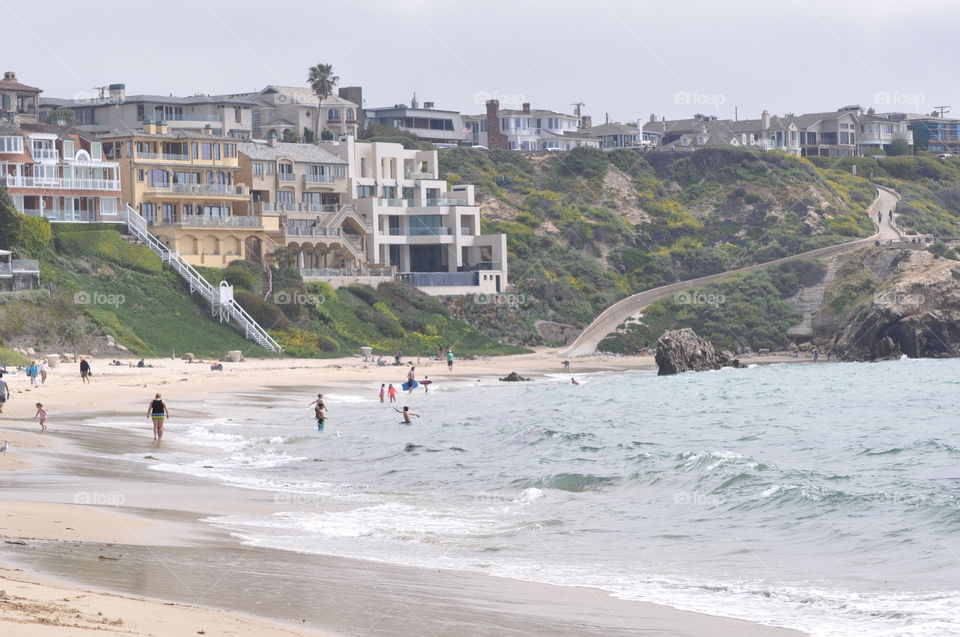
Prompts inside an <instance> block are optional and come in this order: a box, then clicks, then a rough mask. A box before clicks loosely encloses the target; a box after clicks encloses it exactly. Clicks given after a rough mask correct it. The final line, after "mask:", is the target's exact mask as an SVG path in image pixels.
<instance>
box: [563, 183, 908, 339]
mask: <svg viewBox="0 0 960 637" xmlns="http://www.w3.org/2000/svg"><path fill="white" fill-rule="evenodd" d="M899 200H900V195H899V194H897V193H896V192H895V191H893V190H890V189H888V188H883V187H882V186H878V187H877V198H876V199H874V200H873V203H871V204H870V205H869V206H868V207H867V211H866V212H867V214H868V215H870V219H871V220H872V221H873V223H874V224H876V225H877V233H876V234H874V235H873V236H872V237H869V238H867V239H857V240H856V241H851V242H849V243H840V244H837V245H832V246H828V247H826V248H819V249H817V250H811V251H810V252H804V253H802V254H797V255H794V256H791V257H784V258H782V259H776V260H774V261H768V262H766V263H758V264H757V265H751V266H747V267H745V268H738V269H736V270H728V271H726V272H718V273H717V274H711V275H708V276H702V277H699V278H696V279H690V280H687V281H680V282H678V283H671V284H670V285H664V286H661V287H658V288H653V289H652V290H647V291H645V292H640V293H639V294H634V295H633V296H628V297H627V298H625V299H622V300H620V301H617V302H616V303H614V304H613V305H611V306H610V307H608V308H607V309H606V310H604V311H603V312H601V313H600V315H599V316H598V317H597V318H595V319H594V320H593V322H592V323H591V324H590V325H588V326H587V327H586V328H585V329H584V330H583V331H582V332H581V333H580V335H579V336H578V337H577V340H575V341H574V342H573V343H572V344H571V345H570V346H568V347H567V348H566V349H565V350H563V355H564V356H583V355H585V354H591V353H593V352H594V351H596V349H597V346H598V345H599V344H600V341H602V340H603V339H604V338H606V337H607V335H608V334H610V333H611V332H613V331H614V330H616V329H617V327H619V326H620V324H621V323H623V322H624V321H625V320H627V319H628V318H630V317H631V316H635V315H636V314H639V313H640V312H642V311H643V310H644V309H646V308H647V307H648V306H649V305H651V304H652V303H654V302H655V301H658V300H660V299H662V298H664V297H665V296H670V295H671V294H675V293H677V292H680V291H682V290H687V289H689V288H695V287H700V286H703V285H704V284H707V283H713V282H715V281H719V280H721V279H723V278H725V277H727V276H730V275H731V274H739V273H742V272H755V271H757V270H764V269H766V268H769V267H771V266H774V265H779V264H781V263H789V262H791V261H799V260H801V259H814V258H817V259H822V258H826V257H832V256H835V255H838V254H842V253H844V252H848V251H850V250H855V249H856V248H860V247H862V246H865V245H870V244H872V243H874V242H875V241H886V240H888V239H899V238H900V231H899V230H897V228H896V226H895V225H894V224H893V223H892V222H891V221H890V211H891V210H893V209H894V208H896V206H897V202H898V201H899ZM877 213H882V217H883V219H882V221H881V222H880V223H879V224H877Z"/></svg>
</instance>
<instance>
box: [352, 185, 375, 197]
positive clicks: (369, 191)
mask: <svg viewBox="0 0 960 637" xmlns="http://www.w3.org/2000/svg"><path fill="white" fill-rule="evenodd" d="M376 190H377V187H376V186H357V196H358V197H375V196H376V194H377V193H376Z"/></svg>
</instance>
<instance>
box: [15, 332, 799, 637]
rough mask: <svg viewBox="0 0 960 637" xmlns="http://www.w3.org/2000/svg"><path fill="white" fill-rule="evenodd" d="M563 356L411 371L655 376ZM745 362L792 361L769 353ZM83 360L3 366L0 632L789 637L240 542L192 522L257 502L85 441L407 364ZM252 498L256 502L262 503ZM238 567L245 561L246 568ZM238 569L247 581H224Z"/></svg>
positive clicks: (104, 440)
mask: <svg viewBox="0 0 960 637" xmlns="http://www.w3.org/2000/svg"><path fill="white" fill-rule="evenodd" d="M405 360H407V359H405ZM412 360H413V362H415V363H417V360H416V358H413V359H412ZM561 361H562V357H561V356H560V355H559V354H558V353H557V352H556V351H553V350H542V351H538V352H536V353H533V354H525V355H519V356H509V357H499V358H489V359H477V360H457V362H456V364H455V367H454V370H453V371H452V372H450V371H448V370H447V366H446V363H445V362H442V361H430V360H421V361H419V363H418V371H419V376H420V377H423V376H424V375H428V376H430V377H431V379H433V380H434V381H435V382H437V383H457V382H465V381H467V380H469V381H471V382H481V383H492V384H496V383H498V382H499V381H498V380H497V378H498V377H500V376H505V375H506V374H508V373H509V372H512V371H515V372H517V373H519V374H521V375H523V376H529V377H532V378H534V379H537V378H543V377H544V376H545V375H547V374H549V375H564V374H567V375H570V376H576V375H578V374H587V373H595V372H603V371H625V370H647V371H649V372H653V371H654V370H655V365H654V361H653V358H652V357H650V356H646V357H625V358H624V357H621V358H617V357H607V356H600V355H596V356H590V357H584V358H578V359H575V360H574V361H572V363H573V364H572V367H571V370H570V371H569V372H565V371H564V370H563V368H562V366H561ZM744 362H745V363H759V364H763V363H777V362H796V359H794V358H792V357H788V356H772V355H768V356H758V357H753V358H748V359H745V360H744ZM91 363H92V367H93V378H92V382H91V383H90V384H88V385H83V384H82V383H81V381H80V378H79V373H78V372H77V370H76V365H75V364H68V365H66V366H61V367H59V368H57V369H54V370H52V371H51V373H50V376H49V378H48V380H47V383H46V385H44V386H42V387H33V388H32V387H30V386H29V382H28V380H27V378H26V377H25V375H23V374H22V373H21V374H8V375H7V376H6V377H5V379H6V380H7V381H8V383H9V385H10V387H11V391H12V397H11V400H10V401H8V402H7V404H6V406H5V408H4V413H3V416H2V419H0V440H9V442H10V450H9V452H8V453H6V454H3V455H0V470H6V471H0V484H2V485H3V486H4V487H5V489H4V493H5V494H6V495H5V499H6V500H7V501H5V502H3V503H0V540H2V541H3V542H4V544H2V545H0V546H3V547H4V548H6V549H7V550H6V552H5V557H4V558H2V564H3V568H0V631H2V632H3V634H9V635H17V636H20V635H23V636H25V637H32V636H34V635H85V634H88V633H89V634H92V633H93V632H94V631H97V632H101V633H102V632H103V631H108V632H115V633H119V634H126V635H144V636H145V635H186V634H190V635H192V634H205V635H267V636H272V635H278V636H279V635H331V636H333V635H339V634H344V635H354V634H356V635H360V634H363V635H397V636H402V635H420V634H423V635H533V634H544V635H546V634H564V635H597V636H600V635H634V634H639V633H641V632H642V633H643V634H655V635H664V636H667V635H669V636H674V637H679V636H684V635H689V636H690V637H694V636H704V635H718V636H719V635H733V634H736V635H746V636H753V635H756V636H770V637H778V636H781V635H783V636H786V635H799V634H800V633H797V632H794V631H789V630H783V629H778V628H770V627H766V626H761V625H759V624H752V623H749V622H742V621H738V620H732V619H724V618H717V617H711V616H707V615H698V614H695V613H688V612H682V611H677V610H674V609H671V608H668V607H665V606H658V605H654V604H646V603H639V602H629V601H621V600H617V599H614V598H613V597H611V596H610V595H609V594H607V593H605V592H603V591H598V590H592V589H584V588H576V587H556V586H549V585H544V584H535V583H529V582H520V581H514V580H505V579H502V578H497V577H492V576H488V575H483V574H478V573H462V572H454V571H441V570H437V571H434V570H426V569H417V568H410V567H401V566H393V565H388V564H380V563H370V562H363V561H360V560H350V559H344V558H334V557H325V556H316V555H313V556H302V555H297V554H295V553H290V552H283V551H274V550H268V549H255V550H252V549H250V548H248V547H240V546H239V543H238V542H236V541H235V540H233V539H232V538H231V537H230V536H229V535H228V534H227V533H224V532H214V531H212V530H211V529H210V528H209V527H208V526H206V525H204V524H203V523H201V522H199V521H198V520H199V519H201V518H203V517H205V516H206V515H209V514H211V513H223V512H234V511H236V510H238V509H248V508H250V507H257V506H261V505H259V504H257V503H256V501H255V500H251V499H250V498H249V497H248V498H247V499H246V500H245V501H241V500H240V499H239V498H238V499H237V500H236V501H234V500H233V499H232V497H231V490H230V489H229V488H226V487H223V488H218V487H215V486H210V485H207V484H197V483H196V482H194V481H191V480H189V479H187V478H180V477H170V476H167V475H163V476H151V477H149V478H145V477H143V476H134V475H130V476H125V475H122V474H120V473H117V472H113V471H112V468H111V466H110V464H109V463H106V462H102V461H100V462H97V461H96V460H95V459H94V457H93V456H92V455H91V456H89V457H88V456H86V455H84V453H83V450H84V449H86V450H87V451H89V449H91V448H94V447H97V448H109V447H110V446H111V445H119V444H123V441H124V440H127V438H126V434H124V435H119V434H118V435H117V436H113V437H111V436H110V435H107V434H104V433H103V432H99V433H91V429H92V428H85V427H83V424H82V423H83V422H84V421H85V420H88V419H92V418H98V417H120V416H123V417H126V418H139V419H142V422H143V431H137V432H135V435H138V436H139V435H143V434H145V435H146V436H149V422H148V421H147V419H146V417H145V415H146V409H147V404H148V401H149V400H150V399H151V398H152V397H153V395H154V394H155V393H161V394H162V395H163V397H164V399H165V400H166V401H167V402H168V403H169V405H170V410H171V416H172V418H171V420H172V421H173V422H176V419H177V418H178V417H185V418H186V417H195V416H201V415H203V414H202V413H200V412H202V411H204V401H205V400H207V399H209V400H210V401H211V403H212V402H215V401H216V400H223V399H224V397H225V396H230V395H244V396H250V395H263V396H269V395H270V394H271V393H272V392H275V391H278V390H279V389H283V390H285V391H291V390H297V391H302V392H303V393H304V395H306V396H309V395H312V394H313V393H314V392H331V393H332V392H346V391H354V392H356V391H361V392H366V391H375V390H371V389H369V388H370V387H376V386H378V385H379V383H380V382H384V380H389V379H395V378H396V377H398V376H399V377H402V373H403V369H402V368H396V367H390V368H383V367H377V366H376V365H375V364H373V363H364V362H362V361H359V360H358V359H355V358H354V359H331V360H299V359H259V360H250V361H247V362H243V363H224V370H223V371H212V370H211V369H210V367H209V365H207V364H204V363H192V364H191V363H186V362H184V361H180V360H171V359H154V360H147V361H146V364H147V365H148V367H146V368H136V367H126V366H123V367H117V366H109V365H107V363H108V361H105V360H99V359H95V360H92V361H91ZM36 402H42V403H43V404H44V406H45V408H46V410H47V411H48V413H49V414H50V415H49V420H48V427H49V431H48V432H47V433H44V434H41V433H40V431H39V429H40V428H39V426H38V424H37V423H36V421H35V420H33V419H32V417H33V415H34V412H35V407H34V404H35V403H36ZM187 403H189V404H190V405H191V407H190V408H189V410H184V409H181V410H179V411H178V407H177V406H178V405H179V404H187ZM107 481H110V482H109V484H112V485H116V484H119V483H120V482H121V481H122V482H123V484H124V485H125V487H124V489H123V490H122V491H118V490H117V487H116V486H113V487H111V488H110V489H105V488H104V487H103V485H104V484H107ZM67 485H69V486H67ZM106 492H109V493H122V494H123V495H122V496H119V497H120V499H119V500H118V501H115V502H102V501H99V500H98V499H97V497H96V495H90V494H99V493H106ZM78 494H80V495H79V496H78ZM84 494H86V495H84ZM262 506H263V507H264V508H269V503H265V504H263V505H262ZM160 556H162V559H161V557H160ZM158 563H162V564H163V565H164V566H163V567H162V568H161V567H158V565H157V564H158ZM170 564H176V565H177V566H176V569H172V568H170V566H169V565H170ZM245 564H256V565H257V566H256V567H255V568H254V567H251V570H243V565H245ZM234 567H236V568H239V569H241V572H243V573H244V574H245V575H248V576H249V577H247V578H241V579H238V578H235V577H232V575H231V571H230V569H231V568H234ZM158 568H160V569H161V570H160V571H158ZM221 571H222V572H221ZM171 572H175V573H176V576H175V577H174V578H171V576H170V573H171ZM211 578H215V580H216V581H213V580H211ZM384 582H390V585H389V586H385V585H384ZM298 587H300V588H298ZM258 589H259V590H260V593H257V592H256V591H257V590H258ZM304 589H305V590H307V591H309V592H308V593H307V594H306V595H304V594H303V593H304ZM196 590H203V591H204V593H203V594H196ZM261 602H262V603H261Z"/></svg>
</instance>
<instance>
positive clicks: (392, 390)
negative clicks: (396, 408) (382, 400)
mask: <svg viewBox="0 0 960 637" xmlns="http://www.w3.org/2000/svg"><path fill="white" fill-rule="evenodd" d="M387 396H389V397H390V402H391V403H395V402H397V388H396V387H394V386H393V383H390V386H389V387H387Z"/></svg>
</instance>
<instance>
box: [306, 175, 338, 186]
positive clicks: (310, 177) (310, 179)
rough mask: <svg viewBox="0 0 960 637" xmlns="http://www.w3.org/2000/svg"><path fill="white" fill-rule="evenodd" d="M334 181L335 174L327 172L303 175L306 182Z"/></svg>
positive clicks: (324, 182) (321, 182) (329, 182)
mask: <svg viewBox="0 0 960 637" xmlns="http://www.w3.org/2000/svg"><path fill="white" fill-rule="evenodd" d="M333 182H334V177H333V175H327V174H319V175H317V174H313V175H311V174H309V173H307V174H306V175H304V176H303V183H304V184H332V183H333Z"/></svg>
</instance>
